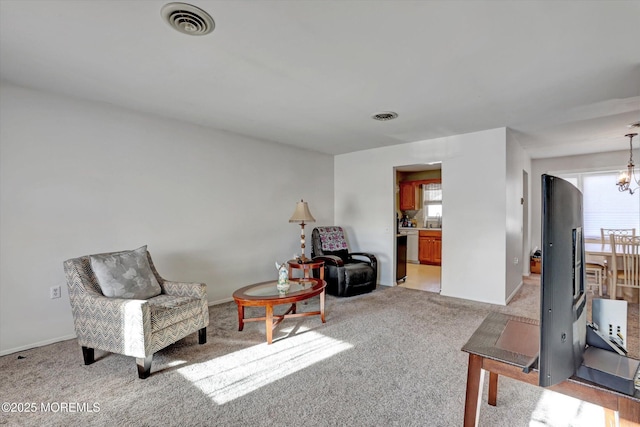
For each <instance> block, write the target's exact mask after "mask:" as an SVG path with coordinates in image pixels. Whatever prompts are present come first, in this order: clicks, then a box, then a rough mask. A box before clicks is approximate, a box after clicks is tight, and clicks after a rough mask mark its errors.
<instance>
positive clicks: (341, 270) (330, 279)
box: [311, 226, 378, 297]
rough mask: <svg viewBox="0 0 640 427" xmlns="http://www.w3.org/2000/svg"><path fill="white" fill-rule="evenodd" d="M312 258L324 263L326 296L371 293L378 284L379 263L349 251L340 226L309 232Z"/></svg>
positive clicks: (371, 257)
mask: <svg viewBox="0 0 640 427" xmlns="http://www.w3.org/2000/svg"><path fill="white" fill-rule="evenodd" d="M311 243H312V246H311V256H312V257H313V260H314V261H324V280H325V281H326V282H327V288H326V289H327V293H329V294H331V295H336V296H340V297H350V296H353V295H358V294H363V293H366V292H371V291H373V290H374V289H375V288H376V284H377V281H378V260H377V258H376V257H375V255H373V254H370V253H367V252H349V247H348V246H347V240H346V238H345V234H344V230H343V229H342V227H334V226H331V227H316V228H314V229H313V231H312V232H311Z"/></svg>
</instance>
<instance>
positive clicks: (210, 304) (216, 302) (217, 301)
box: [209, 298, 233, 307]
mask: <svg viewBox="0 0 640 427" xmlns="http://www.w3.org/2000/svg"><path fill="white" fill-rule="evenodd" d="M231 301H233V298H223V299H219V300H216V301H209V307H211V306H212V305H218V304H224V303H225V302H231Z"/></svg>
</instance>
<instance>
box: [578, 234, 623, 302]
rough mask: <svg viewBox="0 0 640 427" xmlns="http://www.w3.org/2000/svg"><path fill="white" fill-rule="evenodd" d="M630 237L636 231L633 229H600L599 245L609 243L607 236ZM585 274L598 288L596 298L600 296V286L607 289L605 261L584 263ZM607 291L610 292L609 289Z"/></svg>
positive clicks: (592, 260) (607, 271)
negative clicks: (604, 286)
mask: <svg viewBox="0 0 640 427" xmlns="http://www.w3.org/2000/svg"><path fill="white" fill-rule="evenodd" d="M611 235H615V236H632V237H635V235H636V229H635V228H601V229H600V243H601V244H603V245H604V244H607V243H609V236H611ZM585 272H586V274H587V275H588V276H593V277H594V281H595V284H596V286H597V287H598V296H602V286H603V285H607V287H608V288H610V286H609V285H608V277H609V266H608V265H607V260H606V259H602V260H596V259H590V260H588V261H587V262H586V263H585ZM607 291H609V292H610V290H609V289H607Z"/></svg>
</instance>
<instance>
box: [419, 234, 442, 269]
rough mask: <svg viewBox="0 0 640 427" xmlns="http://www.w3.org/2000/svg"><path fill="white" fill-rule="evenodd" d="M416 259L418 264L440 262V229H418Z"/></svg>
mask: <svg viewBox="0 0 640 427" xmlns="http://www.w3.org/2000/svg"><path fill="white" fill-rule="evenodd" d="M418 260H419V261H420V264H429V265H441V264H442V231H435V230H434V231H431V230H420V238H419V244H418Z"/></svg>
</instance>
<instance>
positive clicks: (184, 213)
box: [0, 84, 334, 354]
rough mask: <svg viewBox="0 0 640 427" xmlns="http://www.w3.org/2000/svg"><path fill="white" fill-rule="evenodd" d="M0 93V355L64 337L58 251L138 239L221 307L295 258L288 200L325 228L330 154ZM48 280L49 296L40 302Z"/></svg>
mask: <svg viewBox="0 0 640 427" xmlns="http://www.w3.org/2000/svg"><path fill="white" fill-rule="evenodd" d="M0 92H1V96H0V200H1V205H0V206H1V208H0V209H1V210H0V235H1V239H0V240H1V242H0V254H1V256H0V354H7V353H11V352H14V351H18V350H21V349H24V348H29V347H33V346H38V345H42V344H46V343H50V342H55V341H58V340H60V339H65V338H71V337H73V336H74V331H73V325H72V318H71V311H70V307H69V300H68V294H67V289H66V282H65V278H64V274H63V269H62V262H63V261H64V260H65V259H68V258H72V257H76V256H80V255H85V254H91V253H97V252H104V251H113V250H121V249H134V248H136V247H139V246H142V245H145V244H146V245H148V248H149V251H150V252H151V254H152V256H153V258H154V262H155V264H156V267H157V268H158V270H159V272H160V274H162V275H163V276H164V277H166V278H168V279H175V280H184V281H201V282H205V283H207V285H208V297H209V301H211V302H221V301H227V300H229V299H230V298H231V294H232V292H233V291H234V290H235V289H237V288H238V287H240V286H243V285H246V284H248V283H252V282H256V281H262V280H268V279H270V278H275V276H276V270H275V267H274V262H275V261H276V260H277V261H284V260H286V259H289V258H290V257H291V256H292V255H293V254H294V253H298V252H299V250H300V242H299V233H300V227H299V226H298V225H297V224H290V223H289V222H288V219H289V217H290V216H291V214H292V213H293V210H294V208H295V203H296V201H298V200H300V199H301V198H304V199H305V200H306V201H308V202H309V207H310V210H311V212H312V213H313V215H314V216H315V218H316V219H317V221H318V222H319V223H327V224H331V223H333V222H334V217H333V214H334V202H333V187H334V185H333V158H332V156H328V155H324V154H319V153H313V152H308V151H304V150H299V149H294V148H291V147H287V146H284V145H279V144H275V143H271V142H265V141H258V140H254V139H249V138H245V137H241V136H237V135H231V134H228V133H224V132H218V131H214V130H211V129H207V128H203V127H199V126H195V125H191V124H187V123H183V122H179V121H174V120H169V119H163V118H158V117H153V116H149V115H144V114H140V113H136V112H133V111H128V110H124V109H119V108H116V107H112V106H109V105H106V104H99V103H92V102H85V101H78V100H74V99H69V98H63V97H60V96H57V95H52V94H47V93H43V92H38V91H33V90H28V89H23V88H18V87H15V86H11V85H5V84H3V85H1V86H0ZM309 171H314V172H313V173H310V172H309ZM307 251H308V249H307ZM56 285H61V286H62V291H63V292H62V298H60V299H55V300H52V299H49V287H51V286H56ZM212 310H215V307H212Z"/></svg>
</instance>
